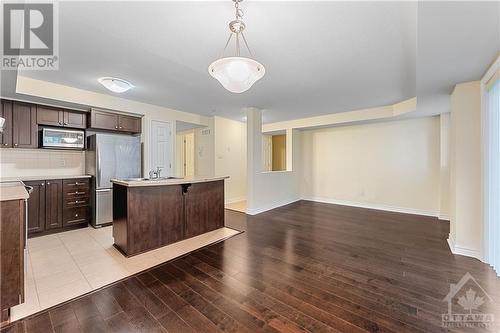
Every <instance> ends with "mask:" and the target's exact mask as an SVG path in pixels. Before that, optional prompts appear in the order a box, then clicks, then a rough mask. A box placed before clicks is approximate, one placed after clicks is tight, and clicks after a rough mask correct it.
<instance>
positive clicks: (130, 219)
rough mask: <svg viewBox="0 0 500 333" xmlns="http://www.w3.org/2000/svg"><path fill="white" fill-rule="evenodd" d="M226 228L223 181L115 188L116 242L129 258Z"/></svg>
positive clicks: (114, 225) (117, 186)
mask: <svg viewBox="0 0 500 333" xmlns="http://www.w3.org/2000/svg"><path fill="white" fill-rule="evenodd" d="M223 226H224V181H223V180H217V181H210V182H203V183H195V184H190V183H185V184H175V185H161V186H135V187H128V186H124V185H121V184H116V183H115V184H113V238H114V242H115V246H116V247H117V248H118V249H119V250H121V251H122V252H123V253H124V254H125V255H126V256H133V255H137V254H140V253H143V252H146V251H150V250H153V249H156V248H159V247H162V246H165V245H168V244H172V243H175V242H177V241H180V240H183V239H186V238H190V237H194V236H197V235H200V234H203V233H206V232H208V231H212V230H215V229H218V228H222V227H223Z"/></svg>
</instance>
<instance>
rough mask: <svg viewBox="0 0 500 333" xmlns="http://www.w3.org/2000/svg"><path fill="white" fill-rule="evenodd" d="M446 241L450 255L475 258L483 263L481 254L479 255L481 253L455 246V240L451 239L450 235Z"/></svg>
mask: <svg viewBox="0 0 500 333" xmlns="http://www.w3.org/2000/svg"><path fill="white" fill-rule="evenodd" d="M447 241H448V246H449V247H450V251H451V253H453V254H458V255H462V256H466V257H472V258H476V259H478V260H480V261H482V262H485V261H484V258H483V256H482V254H481V251H479V250H474V249H471V248H468V247H465V246H460V245H457V243H456V241H455V239H454V238H453V236H452V235H451V233H450V234H449V235H448V239H447Z"/></svg>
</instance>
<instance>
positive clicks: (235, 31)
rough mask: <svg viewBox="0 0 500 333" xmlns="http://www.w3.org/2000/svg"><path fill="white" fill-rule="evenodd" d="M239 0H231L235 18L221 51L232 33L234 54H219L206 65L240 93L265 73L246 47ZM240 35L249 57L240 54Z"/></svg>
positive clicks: (229, 87)
mask: <svg viewBox="0 0 500 333" xmlns="http://www.w3.org/2000/svg"><path fill="white" fill-rule="evenodd" d="M241 1H243V0H233V2H234V6H235V9H236V10H235V14H236V15H235V16H236V19H235V20H233V21H231V22H229V30H230V34H229V38H228V40H227V42H226V46H225V47H224V50H223V51H222V53H224V51H225V50H226V48H227V46H228V45H229V43H230V42H231V39H232V37H233V35H234V37H235V38H234V42H235V46H236V48H235V53H236V55H235V56H229V57H222V56H221V58H219V59H217V60H215V61H214V62H213V63H211V64H210V66H208V72H209V73H210V75H211V76H212V77H214V78H215V79H216V80H217V81H219V82H220V84H222V86H223V87H224V88H226V89H227V90H229V91H230V92H232V93H242V92H245V91H247V90H248V89H250V87H252V85H253V84H254V83H255V82H257V81H258V80H260V79H261V78H262V77H263V76H264V74H265V73H266V70H265V68H264V66H263V65H262V64H261V63H259V62H258V61H255V60H253V59H252V58H250V57H253V55H252V51H250V48H249V47H248V43H247V40H246V38H245V35H244V34H243V30H245V27H246V26H245V23H244V22H243V21H242V17H243V11H242V10H241V9H240V8H239V4H240V2H241ZM240 36H241V39H242V41H243V42H244V44H245V46H246V49H247V50H248V53H249V55H250V57H242V56H241V50H240Z"/></svg>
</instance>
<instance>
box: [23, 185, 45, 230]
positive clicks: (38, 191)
mask: <svg viewBox="0 0 500 333" xmlns="http://www.w3.org/2000/svg"><path fill="white" fill-rule="evenodd" d="M24 184H26V185H27V186H31V187H33V192H31V194H30V198H29V199H28V234H29V235H33V234H36V233H39V232H43V231H45V181H44V180H37V181H29V182H24Z"/></svg>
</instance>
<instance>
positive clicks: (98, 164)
mask: <svg viewBox="0 0 500 333" xmlns="http://www.w3.org/2000/svg"><path fill="white" fill-rule="evenodd" d="M95 154H96V156H97V179H96V183H97V184H96V185H97V187H100V186H101V154H100V153H99V148H98V145H96V147H95Z"/></svg>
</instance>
